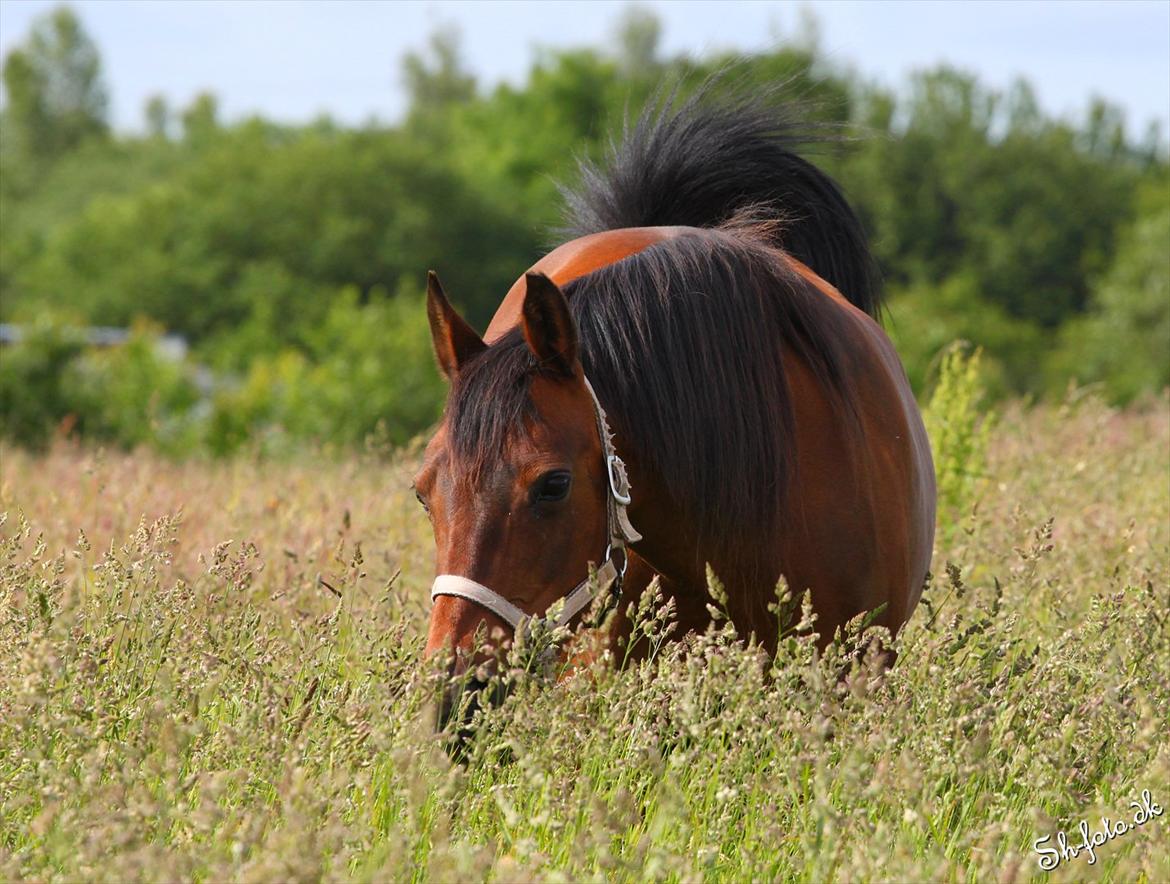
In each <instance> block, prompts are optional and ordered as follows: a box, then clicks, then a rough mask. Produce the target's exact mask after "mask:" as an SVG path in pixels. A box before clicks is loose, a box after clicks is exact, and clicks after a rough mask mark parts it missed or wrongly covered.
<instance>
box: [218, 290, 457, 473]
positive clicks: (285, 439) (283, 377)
mask: <svg viewBox="0 0 1170 884" xmlns="http://www.w3.org/2000/svg"><path fill="white" fill-rule="evenodd" d="M442 395H443V384H442V381H441V379H440V377H439V373H438V371H437V370H436V368H435V367H434V362H433V357H432V355H431V339H430V331H429V329H428V327H427V321H426V308H425V304H424V302H423V300H422V298H421V296H420V295H419V294H417V293H416V292H411V293H406V292H403V293H400V294H399V295H398V296H396V297H393V298H390V297H386V296H385V295H377V294H376V295H375V297H374V298H373V299H371V300H370V301H369V302H368V303H365V304H361V303H359V299H358V294H357V292H356V291H355V290H353V289H349V290H347V291H345V292H342V293H341V294H340V295H338V296H337V297H335V298H334V299H333V300H332V303H331V304H330V307H329V310H328V312H327V313H326V315H325V316H324V317H323V319H322V322H321V324H320V326H319V327H318V328H317V329H315V330H314V331H313V332H312V334H311V335H310V336H309V340H308V352H307V354H303V353H301V352H300V351H295V350H285V351H283V352H281V353H280V354H277V355H276V356H273V357H262V358H259V359H256V360H255V361H253V363H252V366H251V369H250V370H249V372H248V375H247V378H246V379H245V380H244V381H243V383H241V384H240V385H239V386H237V387H233V388H229V389H226V390H223V391H220V392H219V393H218V394H217V395H216V397H215V400H214V406H213V409H212V414H211V415H210V418H209V422H208V428H207V445H208V447H209V448H210V450H211V451H212V452H214V453H217V454H226V453H229V452H231V451H234V450H236V449H237V448H239V447H240V446H242V445H245V444H247V443H249V442H252V441H254V440H258V441H260V442H261V444H262V445H263V446H264V447H265V450H267V451H269V452H270V453H271V452H279V451H285V450H288V449H290V448H295V447H296V446H297V445H298V444H303V443H304V442H306V441H311V442H315V443H329V444H333V445H335V446H342V447H354V446H357V445H360V444H361V443H363V442H365V441H366V440H368V439H374V440H376V441H378V442H382V443H390V444H393V445H402V444H404V443H405V442H407V441H409V440H410V439H411V438H413V437H414V436H415V435H416V434H417V433H418V432H419V431H420V430H421V429H423V428H425V427H427V426H429V425H431V424H432V423H433V422H434V421H435V420H436V419H437V418H438V416H439V406H440V404H441V402H442Z"/></svg>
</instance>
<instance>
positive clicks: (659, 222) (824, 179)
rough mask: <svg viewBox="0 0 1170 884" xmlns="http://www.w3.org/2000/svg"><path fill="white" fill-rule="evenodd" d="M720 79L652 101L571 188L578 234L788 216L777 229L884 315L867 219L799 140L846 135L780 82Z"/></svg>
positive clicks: (571, 232)
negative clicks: (731, 87) (785, 93)
mask: <svg viewBox="0 0 1170 884" xmlns="http://www.w3.org/2000/svg"><path fill="white" fill-rule="evenodd" d="M720 87H721V83H720V82H719V81H718V80H712V81H709V82H708V83H707V84H706V85H705V86H704V87H703V88H701V89H699V90H698V91H697V92H696V93H695V94H694V95H693V96H692V97H691V98H689V99H688V100H687V101H685V102H683V103H682V104H681V105H680V106H678V107H674V106H673V101H672V100H670V99H667V100H666V101H665V102H661V103H660V104H658V105H657V106H656V105H655V104H651V105H650V106H649V107H648V108H647V109H646V110H645V111H643V113H642V115H641V116H640V117H639V118H638V120H637V122H636V123H634V125H633V127H632V128H631V127H628V126H627V128H626V131H625V133H624V137H623V139H622V141H621V144H620V145H615V146H611V148H610V151H609V156H608V157H607V158H606V163H605V166H604V167H603V168H599V167H598V166H595V165H593V164H591V163H588V162H583V163H582V164H581V185H580V188H579V189H577V190H573V189H568V188H565V189H563V190H562V193H563V194H564V197H565V201H566V203H567V205H568V213H567V224H566V227H565V228H564V231H563V232H564V233H565V234H568V237H569V238H570V239H572V238H574V237H578V236H584V235H586V234H589V233H598V232H600V231H603V230H616V229H619V228H622V227H656V226H674V225H679V226H688V227H717V226H718V225H720V224H723V223H725V222H727V221H729V220H730V219H731V218H733V217H735V216H736V215H739V214H741V213H742V212H743V211H744V210H745V209H748V210H751V211H752V212H753V214H755V215H757V216H761V217H771V218H772V219H774V220H777V221H781V222H782V223H781V224H779V225H777V227H776V232H777V236H776V237H775V238H774V239H773V240H772V242H773V244H774V245H777V246H779V247H781V248H783V249H784V251H786V252H788V254H790V255H792V256H793V257H794V258H796V259H797V260H799V261H801V262H802V263H803V264H805V265H807V266H809V267H811V268H812V269H813V270H814V271H815V272H816V273H817V275H818V276H820V277H821V278H822V279H825V280H827V281H828V282H830V283H831V284H832V285H834V286H835V287H836V288H837V290H838V291H840V292H841V294H843V295H844V296H845V297H846V298H848V299H849V301H850V303H852V304H853V305H854V306H856V307H858V308H860V309H861V310H864V311H865V312H866V313H868V314H869V315H870V316H872V317H874V318H875V319H876V318H877V317H878V313H879V310H880V306H881V282H880V277H879V274H878V271H877V264H876V262H875V261H874V259H873V257H872V256H871V254H870V251H869V245H868V241H867V238H866V235H865V229H864V228H863V227H862V224H861V221H860V219H859V218H858V217H857V214H856V213H855V212H854V211H853V208H852V207H851V206H850V205H849V203H848V201H846V199H845V197H844V195H843V194H842V193H841V190H840V189H839V188H838V187H837V184H836V183H835V182H834V181H833V179H832V178H830V177H829V176H828V175H826V174H825V173H824V172H822V171H821V170H820V169H818V168H817V167H816V166H814V165H813V164H812V163H810V162H808V161H807V160H805V159H803V158H801V157H800V156H798V155H797V154H796V153H795V151H796V150H798V149H800V148H802V147H811V146H816V145H823V144H826V143H832V142H836V141H839V140H840V138H839V136H838V135H837V134H836V131H835V130H834V129H832V128H831V127H828V126H826V125H824V124H821V125H816V124H810V123H806V122H803V121H802V120H801V119H800V115H801V113H802V111H801V106H800V105H798V104H792V103H788V104H784V103H780V102H778V101H776V100H774V99H775V97H776V96H775V95H774V92H775V91H776V90H773V91H771V92H765V93H764V94H763V95H759V96H752V97H745V96H743V95H736V94H734V93H733V94H731V95H727V94H724V93H725V92H726V90H723V89H721V88H720Z"/></svg>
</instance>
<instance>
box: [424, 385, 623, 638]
mask: <svg viewBox="0 0 1170 884" xmlns="http://www.w3.org/2000/svg"><path fill="white" fill-rule="evenodd" d="M585 389H586V390H588V391H589V398H590V399H591V400H592V401H593V413H594V415H595V417H596V418H597V434H598V436H600V437H601V451H602V456H603V457H604V459H605V460H604V463H605V475H606V485H607V486H608V487H607V489H606V495H605V498H606V508H605V516H606V518H605V521H606V534H607V544H606V548H605V557H604V559H603V560H602V563H601V565H600V566H598V568H597V582H596V583H592V582H591V581H590V580H589V578H588V577H587V578H585V579H584V580H582V581H581V582H580V583H578V584H577V585H576V587H574V588H573V589H572V591H570V592H569V593H568V595H566V596H564V599H563V600H564V606H563V607H562V608H561V611H560V614H558V615H557V618H556V621H555V625H557V626H567V625H568V624H569V623H570V622H571V621H572V619H573V618H574V617H576V616H577V615H578V614H579V613H581V612H582V611H583V610H585V609H586V608H587V607H589V605H591V604H592V603H593V598H594V596H593V587H594V586H596V587H597V588H598V589H599V591H602V592H604V591H606V590H610V591H612V592H613V593H614V595H615V596H616V595H617V592H618V591H620V588H621V580H622V577H623V576H624V575H625V572H626V562H627V561H628V560H627V556H628V555H629V554H628V552H627V551H626V546H627V544H630V543H636V542H637V541H639V540H641V539H642V535H641V534H639V533H638V532H637V531H636V530H635V529H634V526H633V525H631V524H630V518H629V515H628V514H627V513H626V507H627V506H629V504H630V500H631V498H630V479H629V477H628V476H627V475H626V465H625V463H624V462H623V461H622V459H621V458H620V457H618V454H617V451H616V449H615V448H614V446H613V433H612V432H610V429H609V422H608V421H607V420H606V418H605V410H604V409H603V408H602V407H601V402H600V401H598V399H597V394H596V393H595V392H593V385H592V384H590V383H589V380H588V379H587V378H586V379H585ZM614 553H621V557H622V564H621V567H620V568H619V567H618V566H617V565H616V564H614V560H613V556H614ZM441 595H449V596H455V597H457V598H462V599H467V600H468V601H470V602H475V603H476V604H477V605H480V606H481V607H484V608H487V609H488V610H489V611H491V612H492V613H493V614H495V615H496V616H497V617H499V618H500V619H501V620H504V621H505V622H506V623H508V624H509V625H510V626H511V627H512V628H513V629H514V630H519V629H520V627H521V624H523V623H524V622H525V621H527V620H529V619H531V616H532V615H530V614H528V613H526V612H524V611H522V610H521V609H520V608H518V607H516V606H515V605H514V604H512V603H511V602H510V601H508V600H507V599H506V598H504V597H503V596H502V595H500V594H499V593H498V592H496V591H495V590H493V589H491V588H489V587H487V586H484V585H483V584H482V583H476V582H475V581H474V580H471V579H469V578H467V577H460V576H458V575H456V574H440V575H439V576H438V577H436V578H435V582H434V583H433V584H432V585H431V600H432V601H434V600H435V599H437V598H438V597H439V596H441Z"/></svg>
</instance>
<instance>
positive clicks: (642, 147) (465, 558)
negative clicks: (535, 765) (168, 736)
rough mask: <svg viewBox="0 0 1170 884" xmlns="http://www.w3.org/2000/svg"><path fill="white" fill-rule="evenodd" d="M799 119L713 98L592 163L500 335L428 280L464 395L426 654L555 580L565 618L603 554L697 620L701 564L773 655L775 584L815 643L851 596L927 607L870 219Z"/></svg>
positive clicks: (922, 454)
mask: <svg viewBox="0 0 1170 884" xmlns="http://www.w3.org/2000/svg"><path fill="white" fill-rule="evenodd" d="M807 140H808V139H804V138H801V137H799V136H798V135H797V134H796V130H795V127H794V126H793V125H792V124H791V123H789V122H787V121H786V120H785V119H784V116H783V112H777V111H774V110H768V109H767V108H765V107H763V106H761V105H756V104H752V103H751V102H748V101H742V100H734V101H730V102H724V103H719V102H717V101H712V100H711V99H710V97H709V96H707V95H703V94H700V95H699V96H698V97H696V98H694V99H691V100H690V101H688V102H687V103H685V104H684V105H682V107H681V108H677V109H674V108H671V107H667V108H666V109H664V110H662V111H661V112H651V113H648V114H645V115H643V117H642V118H641V120H640V121H639V122H638V123H637V125H636V126H635V127H634V128H633V130H632V131H629V132H627V134H626V138H625V141H624V143H623V145H622V146H621V147H620V148H619V149H618V150H616V151H615V152H614V154H613V155H612V156H611V157H610V162H609V166H608V169H607V170H605V171H600V170H598V169H597V168H593V167H586V168H585V169H584V176H583V177H584V182H585V184H584V186H583V190H582V191H581V192H580V193H577V194H570V196H569V201H570V208H571V212H572V218H573V221H574V230H573V232H574V233H575V234H577V236H576V238H573V239H571V241H568V242H566V243H565V244H563V245H561V246H560V247H559V248H557V249H555V250H554V251H553V252H551V253H550V254H548V255H546V256H545V257H544V258H542V259H541V260H540V261H538V262H537V263H536V264H535V265H534V266H533V267H532V268H531V269H530V270H529V271H528V272H527V273H526V274H525V275H524V276H523V277H521V279H520V280H519V281H517V283H516V284H515V285H514V286H512V288H511V290H510V291H509V292H508V293H507V295H506V296H505V298H504V300H503V302H502V303H501V305H500V307H499V310H498V311H497V313H496V314H495V317H494V318H493V319H492V321H491V324H490V325H489V326H488V329H487V332H486V334H485V335H484V337H482V338H481V337H480V336H479V335H478V334H477V333H476V332H475V331H473V330H472V329H471V328H470V326H468V324H467V323H466V322H465V321H464V320H463V319H462V318H461V317H460V316H459V314H458V313H456V312H455V310H454V309H453V308H452V306H451V304H450V302H449V301H448V299H447V297H446V296H445V295H444V293H443V291H442V289H441V287H440V285H439V283H438V280H437V278H436V277H435V276H434V275H433V274H432V275H431V277H430V284H429V287H428V288H429V290H428V303H427V309H428V314H429V317H430V323H431V331H432V334H433V337H434V346H435V352H436V355H437V357H438V361H439V365H440V368H441V370H442V372H443V373H444V374H445V375H446V377H447V378H448V380H449V381H450V384H451V388H450V395H449V398H448V402H447V408H446V412H445V415H444V419H443V421H442V423H441V425H440V427H439V429H438V431H437V432H436V434H435V436H434V438H433V439H432V440H431V442H430V444H429V445H428V447H427V450H426V455H425V458H424V462H423V465H422V468H421V470H420V472H419V474H418V476H417V478H416V480H415V487H416V489H417V493H418V495H419V499H420V501H422V503H423V506H424V507H426V509H427V511H428V512H429V514H430V518H431V521H432V524H433V527H434V534H435V543H436V566H437V572H438V574H439V576H438V577H437V578H436V580H435V585H434V588H433V590H432V595H433V599H434V606H433V609H432V613H431V622H430V630H429V634H428V638H427V653H428V654H433V653H435V652H438V651H442V650H448V651H449V650H450V649H458V650H461V651H463V652H465V653H464V654H463V655H460V654H456V655H455V662H454V663H453V664H452V666H453V669H452V672H453V673H458V672H460V671H462V670H463V669H464V668H465V667H466V666H467V665H468V659H467V658H468V654H467V653H466V652H470V651H472V650H473V649H472V647H471V645H472V643H473V640H474V636H475V635H476V631H477V629H479V628H480V627H481V626H482V625H484V624H486V626H487V627H488V630H489V633H490V632H491V630H492V629H493V628H498V629H499V630H501V632H500V633H496V634H497V635H498V634H503V635H505V636H510V635H511V634H512V633H513V630H515V629H517V628H523V624H524V621H525V619H526V618H528V617H533V616H542V615H544V614H545V613H546V612H547V611H548V610H549V608H550V607H552V606H554V604H555V603H558V602H559V601H560V600H562V599H563V600H564V604H563V606H560V605H557V608H558V609H559V612H560V614H559V619H560V622H562V623H566V624H568V625H573V624H575V623H576V622H577V618H579V617H580V614H581V612H582V611H583V610H584V609H585V608H586V607H588V605H589V603H590V602H591V601H592V595H591V589H590V587H591V586H593V587H596V586H597V582H596V581H595V582H593V583H590V582H588V581H586V580H585V578H586V575H587V574H588V571H589V567H590V565H591V563H592V564H594V565H597V566H599V578H600V584H601V585H602V586H603V587H604V586H608V587H612V588H613V589H614V592H615V593H616V594H620V597H621V598H622V599H624V600H625V601H633V600H635V599H637V598H638V597H639V595H640V594H641V593H642V592H643V590H644V589H645V588H646V586H647V584H648V583H649V582H650V580H651V579H652V578H653V577H655V576H657V577H659V578H660V581H661V585H662V587H663V588H664V591H665V592H666V594H667V595H669V596H671V597H673V599H674V601H675V603H676V605H677V612H678V620H679V626H680V628H681V630H683V631H685V630H695V629H701V628H703V627H704V626H705V625H706V623H707V622H708V613H707V608H706V605H707V602H708V601H709V598H708V596H707V591H706V579H705V569H706V566H707V564H708V563H709V564H710V566H711V567H712V568H713V570H714V571H715V572H716V573H717V574H718V575H719V576H720V578H721V580H722V581H723V582H724V584H725V587H726V590H727V594H728V608H729V613H730V615H731V617H732V620H733V622H734V623H735V625H736V626H737V628H738V630H739V632H740V634H741V635H744V636H747V635H749V634H752V633H754V634H755V636H756V638H757V639H758V640H759V641H760V642H761V643H762V644H763V645H764V646H765V647H767V648H774V647H775V645H776V641H777V635H778V628H779V625H778V623H777V618H776V616H775V614H773V613H771V612H770V611H769V608H768V605H769V603H770V602H774V600H775V587H776V584H777V582H778V580H779V579H780V578H781V577H783V578H785V579H786V580H787V582H788V585H789V586H790V587H791V588H793V589H794V590H797V591H798V592H800V591H803V590H805V589H806V588H807V589H809V590H810V591H811V596H812V603H813V606H814V609H815V611H816V613H817V615H818V628H819V632H820V634H821V636H822V640H823V641H827V640H829V639H830V638H831V637H832V635H833V633H834V631H835V630H836V629H837V628H838V627H840V626H842V625H843V624H844V623H846V622H847V621H848V620H850V619H851V618H853V617H854V616H856V615H858V614H860V613H863V612H867V611H877V612H878V613H877V615H876V617H875V622H876V623H879V624H882V625H884V626H886V627H888V628H890V629H891V630H893V631H897V629H898V628H899V627H900V626H901V625H902V624H903V623H904V622H905V621H906V619H907V617H908V616H909V615H910V613H911V612H912V611H913V609H914V606H915V605H916V604H917V602H918V598H919V594H920V592H921V587H922V583H923V580H924V577H925V575H926V571H927V567H928V565H929V562H930V556H931V547H932V543H933V535H934V508H935V483H934V470H933V465H932V462H931V456H930V448H929V444H928V441H927V438H926V433H925V431H924V429H923V425H922V420H921V417H920V415H919V412H918V408H917V406H916V404H915V401H914V397H913V395H912V393H911V390H910V387H909V384H908V382H907V380H906V375H905V372H904V371H903V369H902V366H901V363H900V362H899V360H898V357H897V354H896V353H895V352H894V349H893V346H892V345H891V344H890V342H889V340H888V338H887V337H886V335H885V334H884V333H883V331H882V329H881V327H880V325H879V324H878V322H877V321H876V319H875V317H876V316H877V313H878V310H879V293H878V286H877V282H876V274H875V273H874V272H873V269H872V267H873V264H872V259H871V257H870V255H869V252H868V247H867V244H866V241H865V236H864V233H863V232H862V229H861V225H860V223H859V221H858V219H857V217H856V216H855V214H854V213H853V211H852V209H851V208H850V207H849V205H848V204H847V202H846V201H845V199H844V197H843V196H842V195H841V193H840V191H839V190H838V188H837V187H836V185H835V184H834V183H833V182H832V180H831V179H830V178H829V177H828V176H827V175H825V174H824V173H823V172H821V171H820V170H818V169H817V168H816V167H814V166H813V165H812V164H810V163H808V162H807V161H806V160H804V159H801V158H800V157H798V156H797V155H796V154H795V153H794V152H793V149H794V148H795V147H796V146H797V145H799V144H800V143H802V142H805V141H807ZM627 474H628V481H627ZM631 489H632V490H631ZM626 607H627V605H626V604H624V603H623V604H621V605H619V607H618V614H617V616H616V617H615V618H614V619H613V621H612V622H613V633H612V638H613V640H614V641H620V640H621V639H622V638H623V637H628V635H627V633H628V632H629V624H628V622H627V620H626V618H625V615H624V611H625V609H626ZM454 699H457V698H456V697H449V698H448V703H447V704H445V710H449V708H450V702H451V701H452V700H454ZM442 718H443V719H444V720H445V718H446V715H445V713H444V714H443V716H442Z"/></svg>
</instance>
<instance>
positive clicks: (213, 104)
mask: <svg viewBox="0 0 1170 884" xmlns="http://www.w3.org/2000/svg"><path fill="white" fill-rule="evenodd" d="M218 128H219V101H218V100H217V99H216V97H215V96H214V95H212V94H211V93H210V92H200V93H199V94H198V95H196V96H195V100H194V101H192V102H191V104H190V105H189V106H188V107H187V109H186V110H185V111H183V138H184V140H185V141H186V142H187V143H188V144H192V145H195V146H196V147H201V146H204V145H205V144H206V143H207V142H208V140H209V139H211V137H212V136H213V135H215V132H216V130H217V129H218Z"/></svg>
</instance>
